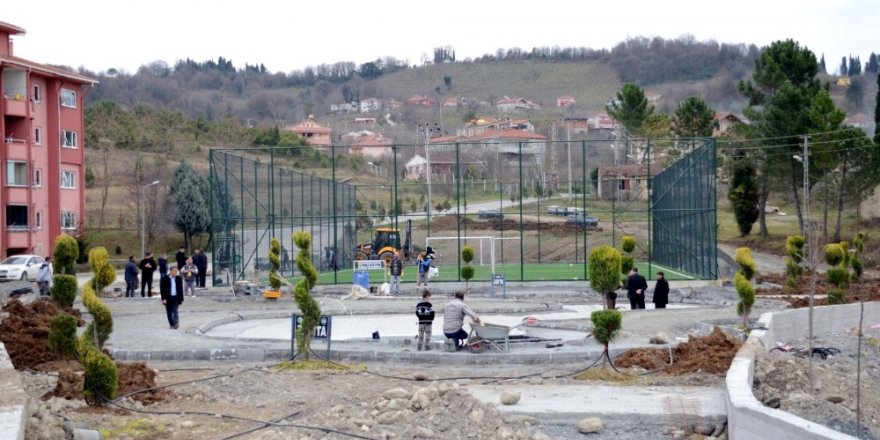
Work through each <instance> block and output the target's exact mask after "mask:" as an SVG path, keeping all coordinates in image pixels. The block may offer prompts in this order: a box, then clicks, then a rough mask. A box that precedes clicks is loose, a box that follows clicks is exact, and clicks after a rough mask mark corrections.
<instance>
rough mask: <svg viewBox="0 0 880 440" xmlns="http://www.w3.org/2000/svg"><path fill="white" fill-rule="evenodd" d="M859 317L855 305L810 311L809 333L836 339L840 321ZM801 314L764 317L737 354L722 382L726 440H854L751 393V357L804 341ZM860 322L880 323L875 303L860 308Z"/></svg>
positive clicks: (842, 326)
mask: <svg viewBox="0 0 880 440" xmlns="http://www.w3.org/2000/svg"><path fill="white" fill-rule="evenodd" d="M858 313H859V304H846V305H839V306H822V307H814V309H813V333H814V334H823V333H837V332H843V331H845V330H847V328H848V327H851V325H847V324H851V322H852V321H851V320H850V319H846V318H847V317H851V316H854V315H858ZM808 314H809V310H808V309H807V308H802V309H793V310H785V311H782V312H776V313H765V314H763V315H761V319H760V320H758V326H757V329H755V330H752V332H751V335H749V338H748V339H747V340H746V343H745V344H744V345H743V347H742V348H741V349H740V350H739V352H737V354H736V357H735V358H734V360H733V363H732V364H731V366H730V369H729V370H727V377H726V379H725V382H726V385H727V424H728V425H727V426H728V432H729V433H730V439H731V440H737V439H752V438H773V439H777V440H785V439H792V440H795V439H805V440H813V439H854V438H855V437H853V436H850V435H847V434H844V433H841V432H838V431H835V430H833V429H830V428H827V427H825V426H823V425H820V424H818V423H814V422H811V421H809V420H806V419H803V418H801V417H798V416H796V415H794V414H790V413H787V412H785V411H781V410H778V409H773V408H768V407H766V406H764V405H763V404H762V403H761V402H759V401H758V399H756V398H755V395H754V394H753V393H752V386H753V384H754V374H755V356H756V355H757V354H758V353H759V352H762V351H765V350H766V349H767V347H772V346H774V345H775V344H776V342H784V341H790V340H793V339H798V338H803V337H806V336H808V334H807V333H808V327H807V326H806V325H803V323H804V322H806V321H807V319H808ZM865 318H866V319H867V320H869V321H871V320H874V321H876V320H878V319H880V303H865Z"/></svg>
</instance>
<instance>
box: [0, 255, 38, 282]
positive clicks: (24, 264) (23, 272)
mask: <svg viewBox="0 0 880 440" xmlns="http://www.w3.org/2000/svg"><path fill="white" fill-rule="evenodd" d="M44 262H45V260H43V257H41V256H39V255H14V256H11V257H9V258H7V259H5V260H3V261H0V280H25V281H27V280H31V281H34V280H36V279H37V272H39V271H40V266H42V265H43V263H44Z"/></svg>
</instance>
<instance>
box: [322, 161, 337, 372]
mask: <svg viewBox="0 0 880 440" xmlns="http://www.w3.org/2000/svg"><path fill="white" fill-rule="evenodd" d="M330 163H331V164H332V167H333V179H332V181H331V182H332V185H333V248H334V249H336V248H337V245H338V243H337V242H336V240H338V239H339V237H338V236H337V233H338V231H339V225H338V223H337V222H338V218H337V216H336V149H335V148H333V146H332V145H331V146H330ZM322 235H323V234H322ZM320 250H321V251H323V249H320ZM334 252H335V251H334ZM319 255H320V254H319ZM337 269H338V268H334V269H333V284H336V283H338V282H339V279H338V276H339V271H338V270H337ZM327 359H330V337H329V336H328V337H327Z"/></svg>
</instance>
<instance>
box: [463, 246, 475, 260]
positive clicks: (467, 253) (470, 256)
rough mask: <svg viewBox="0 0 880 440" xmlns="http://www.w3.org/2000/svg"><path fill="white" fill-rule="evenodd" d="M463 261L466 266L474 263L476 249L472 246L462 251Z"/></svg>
mask: <svg viewBox="0 0 880 440" xmlns="http://www.w3.org/2000/svg"><path fill="white" fill-rule="evenodd" d="M461 259H462V261H464V262H465V263H466V264H470V263H471V261H474V247H473V246H471V245H467V246H465V247H463V248H462V249H461Z"/></svg>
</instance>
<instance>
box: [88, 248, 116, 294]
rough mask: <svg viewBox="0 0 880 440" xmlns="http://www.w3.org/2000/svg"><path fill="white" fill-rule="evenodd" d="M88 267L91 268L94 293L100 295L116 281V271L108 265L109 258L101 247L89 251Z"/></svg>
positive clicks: (105, 250)
mask: <svg viewBox="0 0 880 440" xmlns="http://www.w3.org/2000/svg"><path fill="white" fill-rule="evenodd" d="M89 265H90V266H91V267H92V272H94V274H95V277H94V278H93V280H94V281H93V282H92V286H93V287H94V288H95V291H96V293H100V292H101V291H102V290H103V289H104V288H105V287H107V286H109V285H111V284H113V282H114V281H116V269H114V268H113V265H112V264H110V256H109V255H107V249H105V248H103V247H96V248H92V250H91V251H89Z"/></svg>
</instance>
